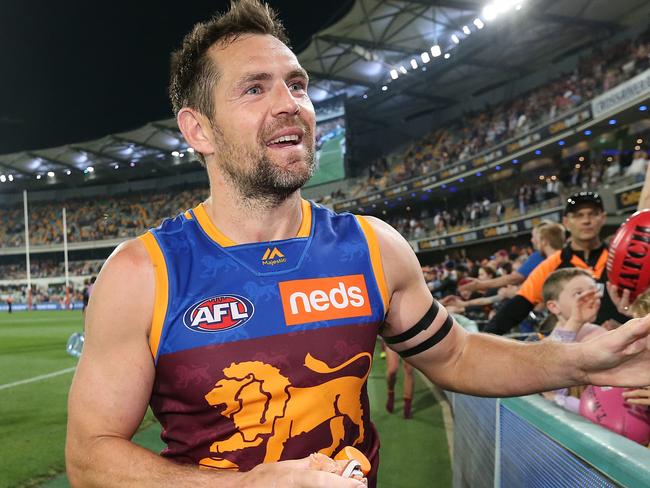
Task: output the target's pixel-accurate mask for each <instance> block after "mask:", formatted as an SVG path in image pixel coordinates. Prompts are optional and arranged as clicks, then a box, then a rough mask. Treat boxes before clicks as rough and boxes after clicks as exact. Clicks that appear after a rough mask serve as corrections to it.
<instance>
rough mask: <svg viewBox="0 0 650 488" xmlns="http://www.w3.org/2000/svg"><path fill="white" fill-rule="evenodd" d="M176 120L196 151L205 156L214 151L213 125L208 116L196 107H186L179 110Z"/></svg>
mask: <svg viewBox="0 0 650 488" xmlns="http://www.w3.org/2000/svg"><path fill="white" fill-rule="evenodd" d="M176 122H177V123H178V128H179V129H180V130H181V132H182V133H183V137H185V140H186V141H187V143H188V144H189V145H190V146H191V147H193V148H194V150H195V151H196V152H199V153H201V154H203V155H204V156H207V155H209V154H213V153H214V143H213V141H212V138H211V137H210V136H211V133H212V127H211V125H210V121H209V120H208V119H207V117H205V116H204V115H202V114H200V113H199V112H197V111H196V110H194V109H191V108H188V107H185V108H182V109H181V110H179V112H178V115H176Z"/></svg>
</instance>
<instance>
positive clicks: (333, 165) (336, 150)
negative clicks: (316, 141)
mask: <svg viewBox="0 0 650 488" xmlns="http://www.w3.org/2000/svg"><path fill="white" fill-rule="evenodd" d="M344 139H345V134H340V135H338V136H336V137H334V138H333V139H332V140H330V141H327V142H326V143H325V144H323V147H322V148H321V150H320V159H319V161H318V170H317V171H316V173H315V174H314V176H312V177H311V179H310V180H309V181H308V182H307V184H306V185H305V188H308V187H310V186H315V185H321V184H323V183H327V182H329V181H336V180H340V179H343V178H345V168H344V159H345V153H344V152H343V147H342V146H341V143H342V142H343V143H344Z"/></svg>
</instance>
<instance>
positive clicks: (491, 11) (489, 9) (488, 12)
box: [481, 3, 499, 22]
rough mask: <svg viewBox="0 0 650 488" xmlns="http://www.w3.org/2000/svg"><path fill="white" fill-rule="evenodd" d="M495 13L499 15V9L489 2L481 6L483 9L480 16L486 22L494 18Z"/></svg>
mask: <svg viewBox="0 0 650 488" xmlns="http://www.w3.org/2000/svg"><path fill="white" fill-rule="evenodd" d="M497 15H499V11H498V10H497V8H496V7H495V6H494V5H493V4H491V3H488V4H487V5H486V6H485V7H483V11H482V12H481V16H482V17H483V18H484V19H485V20H487V21H488V22H491V21H493V20H494V19H496V18H497Z"/></svg>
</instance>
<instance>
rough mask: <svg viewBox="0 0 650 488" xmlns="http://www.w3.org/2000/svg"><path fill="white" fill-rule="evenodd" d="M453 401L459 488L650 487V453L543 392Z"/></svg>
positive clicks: (453, 397) (454, 396)
mask: <svg viewBox="0 0 650 488" xmlns="http://www.w3.org/2000/svg"><path fill="white" fill-rule="evenodd" d="M447 396H448V397H449V398H450V402H451V404H452V409H453V413H454V461H453V479H454V482H453V485H454V488H464V487H472V488H481V487H492V488H494V487H504V488H511V487H516V488H518V487H551V486H552V487H567V488H568V487H576V486H580V487H618V486H623V487H631V488H632V487H633V488H637V487H640V486H650V449H647V448H646V447H644V446H641V445H639V444H637V443H635V442H633V441H630V440H628V439H626V438H624V437H622V436H619V435H617V434H615V433H613V432H610V431H608V430H606V429H604V428H602V427H600V426H599V425H596V424H593V423H592V422H590V421H589V420H587V419H584V418H582V417H581V416H579V415H576V414H573V413H570V412H567V411H565V410H563V409H561V408H559V407H557V406H555V405H554V404H552V403H550V402H548V401H546V400H544V399H543V398H542V397H541V396H539V395H531V396H527V397H520V398H506V399H494V398H478V397H472V396H467V395H461V394H455V393H447Z"/></svg>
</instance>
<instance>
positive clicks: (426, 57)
mask: <svg viewBox="0 0 650 488" xmlns="http://www.w3.org/2000/svg"><path fill="white" fill-rule="evenodd" d="M420 59H421V60H422V62H423V63H428V62H429V61H431V57H429V53H428V52H426V51H424V52H423V53H422V54H420Z"/></svg>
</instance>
